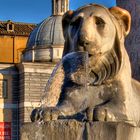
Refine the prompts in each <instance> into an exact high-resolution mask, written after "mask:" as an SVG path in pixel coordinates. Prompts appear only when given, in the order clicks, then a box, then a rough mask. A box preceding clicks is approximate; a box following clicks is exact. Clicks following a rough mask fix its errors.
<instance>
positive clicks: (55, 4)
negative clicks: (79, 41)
mask: <svg viewBox="0 0 140 140" xmlns="http://www.w3.org/2000/svg"><path fill="white" fill-rule="evenodd" d="M68 7H69V1H68V0H52V15H51V16H50V17H48V18H46V19H44V20H43V21H42V22H41V23H39V24H38V25H37V26H36V25H34V24H26V23H16V22H12V21H7V22H2V21H1V22H0V140H1V139H6V140H18V139H19V130H20V126H21V125H22V124H23V123H25V122H30V114H31V111H32V110H33V108H35V107H38V106H40V103H41V97H42V96H43V95H44V94H46V92H45V87H46V83H47V81H48V79H49V77H50V75H51V73H52V71H53V69H54V67H55V65H56V63H57V62H58V61H59V60H60V59H61V57H62V53H63V47H64V38H63V32H62V23H61V22H62V15H63V14H64V12H66V11H67V10H68ZM29 34H30V35H29ZM1 128H2V129H1Z"/></svg>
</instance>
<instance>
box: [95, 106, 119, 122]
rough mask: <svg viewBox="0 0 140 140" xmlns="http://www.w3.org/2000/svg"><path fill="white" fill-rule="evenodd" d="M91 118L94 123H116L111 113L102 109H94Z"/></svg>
mask: <svg viewBox="0 0 140 140" xmlns="http://www.w3.org/2000/svg"><path fill="white" fill-rule="evenodd" d="M93 116H94V120H95V121H116V117H115V115H114V114H113V112H111V111H110V110H109V109H107V108H104V107H97V108H95V110H94V115H93Z"/></svg>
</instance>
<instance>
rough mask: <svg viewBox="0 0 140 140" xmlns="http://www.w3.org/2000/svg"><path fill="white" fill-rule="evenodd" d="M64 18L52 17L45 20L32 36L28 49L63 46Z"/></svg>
mask: <svg viewBox="0 0 140 140" xmlns="http://www.w3.org/2000/svg"><path fill="white" fill-rule="evenodd" d="M61 21H62V16H60V15H57V16H51V17H49V18H47V19H45V20H43V21H42V22H41V23H40V24H39V25H38V26H37V27H36V28H35V29H34V30H33V32H32V33H31V34H30V37H29V39H28V42H27V48H33V47H35V46H39V47H45V46H46V47H49V46H50V45H58V44H59V45H63V44H64V38H63V32H62V24H61Z"/></svg>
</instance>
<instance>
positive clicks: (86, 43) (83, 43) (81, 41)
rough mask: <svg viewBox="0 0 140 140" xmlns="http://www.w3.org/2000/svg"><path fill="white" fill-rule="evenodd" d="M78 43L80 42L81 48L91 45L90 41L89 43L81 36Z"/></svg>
mask: <svg viewBox="0 0 140 140" xmlns="http://www.w3.org/2000/svg"><path fill="white" fill-rule="evenodd" d="M78 41H79V45H80V46H84V47H86V46H89V44H90V41H88V40H87V39H86V38H85V37H84V36H79V40H78Z"/></svg>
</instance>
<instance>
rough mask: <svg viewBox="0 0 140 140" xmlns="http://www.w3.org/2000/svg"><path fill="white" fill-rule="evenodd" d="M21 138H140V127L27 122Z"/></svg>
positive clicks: (30, 139) (46, 139)
mask: <svg viewBox="0 0 140 140" xmlns="http://www.w3.org/2000/svg"><path fill="white" fill-rule="evenodd" d="M20 132H21V133H20V139H21V140H140V128H137V127H133V126H130V125H129V124H125V123H111V122H108V123H105V122H88V123H81V122H78V121H75V120H59V121H50V122H47V123H45V124H37V123H26V124H24V125H23V126H22V127H21V131H20Z"/></svg>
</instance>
